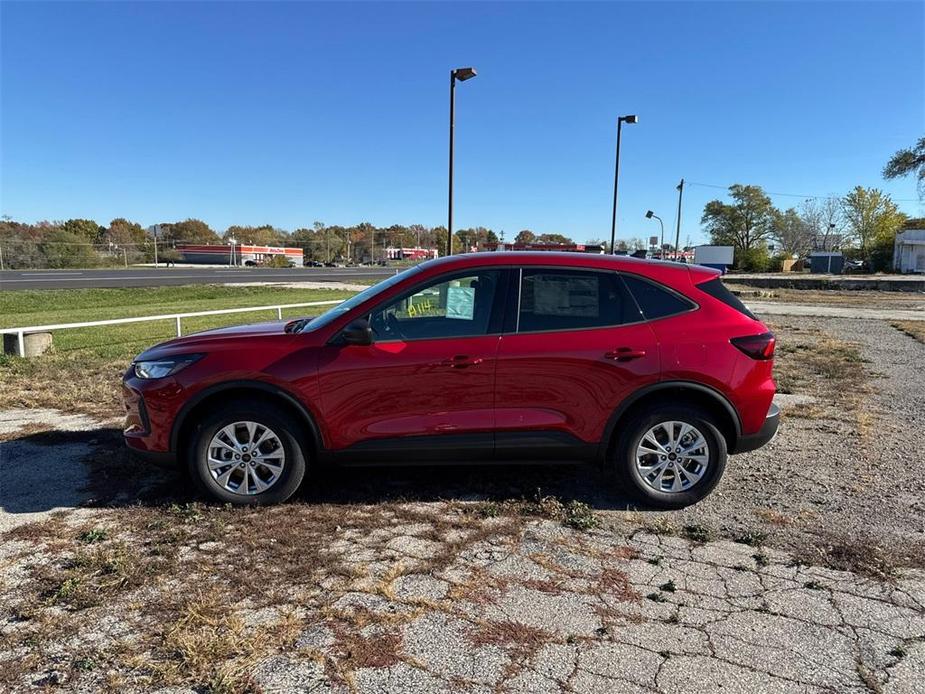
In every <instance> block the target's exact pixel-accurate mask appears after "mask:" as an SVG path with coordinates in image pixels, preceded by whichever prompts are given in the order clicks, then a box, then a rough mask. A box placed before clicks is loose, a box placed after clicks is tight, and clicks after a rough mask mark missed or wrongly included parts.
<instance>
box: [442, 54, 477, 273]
mask: <svg viewBox="0 0 925 694" xmlns="http://www.w3.org/2000/svg"><path fill="white" fill-rule="evenodd" d="M475 75H476V72H475V68H474V67H458V68H455V69H453V70H450V190H449V198H448V204H447V215H446V216H447V220H446V254H447V255H453V142H454V140H455V137H454V133H455V127H456V80H459V81H460V82H465V81H466V80H471V79H472V78H473V77H475Z"/></svg>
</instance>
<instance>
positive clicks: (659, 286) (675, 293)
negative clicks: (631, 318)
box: [617, 270, 700, 323]
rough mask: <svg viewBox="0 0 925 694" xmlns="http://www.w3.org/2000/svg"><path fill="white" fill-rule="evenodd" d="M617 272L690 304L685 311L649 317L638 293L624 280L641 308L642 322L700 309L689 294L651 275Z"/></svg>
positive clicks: (637, 305)
mask: <svg viewBox="0 0 925 694" xmlns="http://www.w3.org/2000/svg"><path fill="white" fill-rule="evenodd" d="M617 274H619V275H620V276H621V278H623V277H632V278H633V279H635V280H639V281H640V282H645V283H647V284H651V285H652V286H653V287H655V288H656V289H661V290H662V291H665V292H668V293H669V294H671V295H672V296H674V297H676V298H678V299H680V300H681V301H682V302H684V303H686V304H688V305H689V308H688V309H687V310H685V311H678V312H677V313H672V314H669V315H667V316H658V317H656V318H649V317H648V316H647V315H646V312H645V311H643V310H642V306H641V305H640V304H639V300H638V299H636V295H635V294H633V292H632V290H631V289H630V288H629V285H628V284H627V283H626V282H624V283H623V286H624V287H625V288H626V291H627V293H629V295H630V296H631V297H633V301H634V302H635V303H636V307H637V308H638V309H639V315H640V316H642V321H640V322H644V323H652V322H654V321H657V320H665V319H666V318H674V317H675V316H683V315H684V314H686V313H692V312H693V311H698V310H699V309H700V304H698V303H697V302H696V301H694V300H693V299H691V298H690V297H689V296H687V295H685V294H682V293H681V292H679V291H677V290H676V289H673V288H672V287H669V286H668V285H667V284H662V283H661V282H656V281H655V280H653V279H651V278H649V277H646V276H644V275H637V274H636V273H635V272H626V271H625V270H620V271H618V272H617Z"/></svg>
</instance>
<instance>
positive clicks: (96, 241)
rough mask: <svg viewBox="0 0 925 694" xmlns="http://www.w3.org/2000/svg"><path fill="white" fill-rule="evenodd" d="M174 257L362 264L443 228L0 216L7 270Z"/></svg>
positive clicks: (459, 246)
mask: <svg viewBox="0 0 925 694" xmlns="http://www.w3.org/2000/svg"><path fill="white" fill-rule="evenodd" d="M503 236H504V234H503V232H501V234H496V233H495V232H494V231H493V230H492V229H489V228H487V227H482V226H479V227H472V228H466V229H459V230H457V231H455V232H453V246H454V251H455V252H457V253H460V252H462V253H465V252H468V251H469V250H472V249H475V250H481V249H483V248H485V247H486V246H488V247H491V246H492V245H493V244H497V243H499V242H500V241H502V240H503ZM155 238H156V241H157V250H158V259H159V260H162V261H167V260H178V259H179V254H178V253H177V251H176V246H178V245H180V244H227V243H229V242H230V241H231V240H232V239H233V240H234V241H235V242H236V243H244V244H248V245H259V246H288V247H294V248H301V249H302V250H303V252H304V254H305V259H306V260H316V261H319V262H368V261H370V260H378V259H379V258H380V257H381V255H382V249H384V248H390V247H391V248H396V247H400V248H401V247H403V248H408V247H415V246H417V247H422V248H435V249H438V252H439V253H440V254H441V255H442V254H443V253H444V252H445V249H446V227H442V226H436V227H430V226H425V225H423V224H411V225H408V226H405V225H401V224H393V225H391V226H388V227H377V226H374V225H372V224H370V223H369V222H363V223H361V224H355V225H353V226H340V225H326V224H324V223H323V222H315V223H314V224H312V226H310V227H301V228H298V229H295V230H294V231H287V230H285V229H280V228H279V227H275V226H273V225H271V224H264V225H261V226H244V225H232V226H229V227H228V228H227V229H225V230H224V231H223V232H219V231H216V230H215V229H212V228H211V227H210V226H209V225H208V224H207V223H206V222H204V221H202V220H200V219H186V220H184V221H180V222H165V223H162V224H157V225H154V226H151V227H147V228H144V227H142V226H141V225H140V224H139V223H137V222H133V221H130V220H128V219H125V218H122V217H119V218H116V219H113V220H112V221H110V222H109V224H108V225H102V224H98V223H97V222H96V221H94V220H92V219H68V220H66V221H60V222H48V221H42V222H37V223H35V224H28V223H23V222H17V221H14V220H12V219H10V218H4V219H3V220H2V221H0V254H2V259H3V262H4V267H5V268H7V269H23V268H71V267H105V266H118V265H122V264H135V263H145V262H152V261H153V260H154V256H155ZM515 242H517V243H564V244H571V243H574V242H573V240H572V239H571V238H569V237H568V236H565V235H564V234H556V233H551V234H536V233H534V232H532V231H530V230H529V229H524V230H521V231H520V232H519V233H518V234H517V235H516V237H515Z"/></svg>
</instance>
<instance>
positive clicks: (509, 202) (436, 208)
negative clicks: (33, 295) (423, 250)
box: [0, 2, 925, 242]
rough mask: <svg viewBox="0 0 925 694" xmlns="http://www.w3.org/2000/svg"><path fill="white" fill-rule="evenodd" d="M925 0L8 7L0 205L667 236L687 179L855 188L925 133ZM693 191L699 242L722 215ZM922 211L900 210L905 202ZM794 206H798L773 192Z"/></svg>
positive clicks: (143, 218)
mask: <svg viewBox="0 0 925 694" xmlns="http://www.w3.org/2000/svg"><path fill="white" fill-rule="evenodd" d="M923 27H925V3H921V2H909V3H887V2H869V3H858V2H856V3H847V4H842V3H835V2H790V3H783V2H778V3H757V2H738V3H720V2H710V3H695V2H688V3H679V4H675V3H667V2H650V3H609V4H604V3H599V4H577V3H569V4H564V3H563V4H538V3H531V4H527V3H516V4H488V3H470V4H454V3H448V2H441V3H433V4H412V3H395V4H347V3H324V4H308V3H279V4H277V3H235V4H231V3H208V4H195V3H166V2H157V3H147V4H141V3H100V4H89V3H65V4H41V3H35V2H30V3H10V2H3V3H2V5H0V31H2V35H0V38H2V46H0V51H2V53H0V59H2V62H0V77H2V85H0V87H2V93H0V98H2V101H0V116H2V123H0V136H2V142H0V145H2V153H0V167H2V179H0V196H2V197H0V212H2V213H3V214H8V215H11V216H12V217H13V218H15V219H19V220H23V221H36V220H39V219H65V218H69V217H90V218H94V219H96V220H97V221H99V222H102V223H105V222H108V220H109V219H111V218H113V217H115V216H125V217H128V218H130V219H134V220H137V221H140V222H141V223H142V224H145V225H147V224H152V223H155V222H158V221H171V220H178V219H184V218H186V217H199V218H202V219H204V220H205V221H207V222H208V223H209V224H211V225H212V226H213V228H216V229H219V230H223V229H224V228H225V227H226V226H228V225H229V224H233V223H236V224H262V223H270V224H274V225H276V226H280V227H282V228H286V229H294V228H297V227H299V226H309V225H311V223H312V222H313V221H315V220H321V221H324V222H327V223H329V224H335V223H339V224H352V223H356V222H361V221H370V222H372V223H374V224H377V225H388V224H392V223H406V224H407V223H414V222H420V223H424V224H428V225H439V224H445V220H446V175H447V174H446V160H447V108H448V106H447V100H448V85H447V82H448V71H449V69H450V68H451V67H454V66H461V65H474V66H475V67H476V68H477V69H478V71H479V76H478V77H477V78H476V79H474V80H472V81H469V82H466V83H465V84H462V85H460V86H459V87H458V90H457V139H456V145H457V150H456V151H457V169H456V217H455V226H456V227H457V228H459V227H465V226H474V225H478V224H481V225H485V226H490V227H492V228H494V229H495V230H502V229H503V230H504V231H505V234H506V237H507V238H511V237H512V236H513V235H514V234H516V232H517V231H518V230H520V229H523V228H530V229H533V230H535V231H537V232H561V233H565V234H568V235H571V236H573V237H574V238H576V239H578V240H584V239H588V238H595V237H604V236H609V228H610V205H611V195H612V185H613V148H614V139H615V119H616V116H617V115H619V114H625V113H636V114H638V115H639V118H640V123H639V124H638V125H633V126H626V127H625V129H624V137H623V155H622V163H621V182H620V208H619V210H620V211H619V217H618V229H617V236H618V237H622V238H627V237H629V236H647V235H649V234H652V233H657V230H658V229H657V227H658V224H657V222H655V221H654V220H652V221H649V220H646V219H644V217H643V215H644V213H645V211H646V210H647V209H649V208H652V209H653V210H655V211H656V213H657V214H659V215H660V216H661V217H662V218H663V219H664V221H665V224H666V227H669V228H671V229H673V228H674V220H675V210H676V204H677V193H676V191H675V185H676V184H677V182H678V180H679V179H680V178H681V177H682V176H683V177H684V178H685V179H687V180H688V181H693V182H698V183H708V184H718V185H728V184H731V183H735V182H741V183H753V184H759V185H762V186H764V187H765V188H766V190H768V191H774V192H782V193H799V194H811V195H827V194H830V193H836V194H841V193H844V192H846V191H847V190H848V189H849V188H851V187H852V186H854V185H858V184H860V185H866V186H878V187H881V188H883V189H885V190H887V191H888V192H890V193H891V194H892V195H893V196H894V198H897V199H901V200H903V202H900V203H899V204H900V206H901V208H902V209H904V210H905V211H906V212H908V213H910V214H913V215H921V214H923V212H925V210H923V206H922V205H921V204H920V203H919V202H917V196H916V190H915V184H914V182H913V181H912V180H911V179H909V180H905V181H900V182H886V181H883V180H882V178H881V176H880V171H881V169H882V167H883V164H884V163H885V162H886V160H887V159H888V158H889V156H890V155H891V154H892V153H893V152H894V151H895V150H896V149H899V148H901V147H905V146H909V145H911V144H913V143H914V142H915V140H916V139H917V138H919V137H921V136H922V135H923V134H925V132H923V131H925V127H923V126H925V93H923V92H925V48H923V45H925V41H923V34H925V28H923ZM722 194H723V191H722V190H717V189H713V188H707V187H702V186H691V187H689V188H688V189H687V191H686V193H685V200H684V209H683V219H682V222H683V223H682V242H683V241H684V240H685V237H687V236H690V237H691V239H692V240H694V241H697V240H699V239H700V238H701V236H700V225H699V220H700V214H701V212H702V210H703V205H704V203H705V202H706V201H708V200H709V199H711V198H713V197H717V196H721V195H722ZM905 200H908V202H905ZM775 202H776V203H777V204H778V205H780V206H789V205H793V204H797V203H799V199H797V198H789V197H775Z"/></svg>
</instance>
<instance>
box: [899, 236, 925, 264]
mask: <svg viewBox="0 0 925 694" xmlns="http://www.w3.org/2000/svg"><path fill="white" fill-rule="evenodd" d="M893 269H894V270H898V271H899V272H925V229H906V230H905V231H901V232H899V233H898V234H896V240H895V241H894V242H893Z"/></svg>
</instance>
